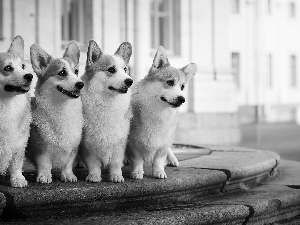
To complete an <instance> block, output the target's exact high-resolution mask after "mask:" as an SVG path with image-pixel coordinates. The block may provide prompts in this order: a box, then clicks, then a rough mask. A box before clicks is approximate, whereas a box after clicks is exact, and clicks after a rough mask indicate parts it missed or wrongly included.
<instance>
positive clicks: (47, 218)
mask: <svg viewBox="0 0 300 225" xmlns="http://www.w3.org/2000/svg"><path fill="white" fill-rule="evenodd" d="M174 152H175V154H176V155H177V157H178V158H179V159H180V160H181V161H180V167H178V168H171V167H168V168H167V169H166V173H167V175H168V178H167V179H165V180H159V179H154V178H152V177H151V168H149V167H147V168H146V170H145V179H143V180H138V181H137V180H132V179H129V171H130V170H129V166H125V167H124V170H123V171H124V177H125V182H124V183H122V184H115V183H110V182H108V179H107V178H108V176H107V175H108V174H107V171H104V176H103V182H101V183H99V184H91V183H87V182H85V181H84V177H85V176H86V174H87V171H86V170H85V169H77V170H76V175H77V176H78V179H79V182H77V183H62V182H60V181H58V180H57V179H56V178H55V179H54V182H53V183H52V184H47V185H41V184H36V183H35V182H34V181H35V177H36V174H35V171H26V172H25V175H26V177H27V179H28V180H29V187H28V188H25V189H17V188H11V187H9V185H8V179H7V178H6V179H2V180H1V181H0V183H1V185H0V193H3V194H4V196H5V198H4V201H6V205H5V207H3V206H2V209H3V212H2V215H1V217H0V218H1V219H2V221H3V222H5V223H8V224H31V223H35V224H36V223H40V224H56V223H58V222H59V223H60V224H66V223H74V224H82V223H91V224H96V223H98V224H99V222H101V223H107V224H118V223H125V224H137V223H139V224H150V223H151V224H152V223H157V224H171V223H172V224H195V223H197V224H262V223H266V224H268V223H274V222H277V221H282V220H285V219H291V218H294V217H296V216H297V215H299V214H300V208H299V205H300V190H299V189H298V187H299V185H300V181H299V180H300V179H299V178H298V179H296V178H295V177H296V176H297V177H298V175H297V170H298V172H299V170H300V165H299V164H300V163H296V162H292V163H294V164H293V166H289V165H292V163H291V162H288V163H285V162H284V164H283V166H281V167H280V166H279V161H280V157H279V156H278V155H277V154H275V153H272V152H269V151H260V150H253V149H244V148H237V147H220V146H204V147H200V148H199V147H193V146H182V145H177V146H174ZM278 166H279V167H278ZM278 168H280V169H279V170H278ZM280 170H282V171H283V175H284V176H285V177H286V178H284V177H283V176H281V175H280V176H278V174H279V172H278V171H280ZM57 176H58V174H57V173H56V172H54V177H57ZM277 176H278V178H277V179H274V178H275V177H277ZM297 180H298V181H297ZM292 181H293V182H292ZM0 200H1V195H0ZM0 202H1V201H0ZM0 206H1V204H0ZM0 209H1V208H0Z"/></svg>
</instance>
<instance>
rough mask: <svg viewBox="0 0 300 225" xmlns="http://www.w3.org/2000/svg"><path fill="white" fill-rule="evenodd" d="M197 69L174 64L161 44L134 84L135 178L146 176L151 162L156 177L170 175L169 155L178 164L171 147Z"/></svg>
mask: <svg viewBox="0 0 300 225" xmlns="http://www.w3.org/2000/svg"><path fill="white" fill-rule="evenodd" d="M196 70H197V66H196V64H193V63H191V64H189V65H187V66H185V67H184V68H182V69H175V68H173V67H171V66H170V64H169V62H168V58H167V54H166V51H165V49H164V48H163V47H161V46H160V47H159V48H158V51H157V53H156V55H155V58H154V61H153V65H152V67H151V68H150V70H149V73H148V75H147V76H146V77H145V78H144V79H142V80H141V81H139V82H138V83H137V84H136V85H135V86H134V87H133V92H132V100H131V102H132V110H133V119H132V123H131V127H130V134H129V138H128V145H129V146H128V150H127V156H128V159H129V161H130V163H131V164H132V167H133V168H132V174H131V176H132V178H134V179H142V178H143V174H144V171H143V164H144V163H152V173H153V176H154V177H157V178H167V175H166V173H165V171H164V166H165V165H166V162H167V157H168V159H169V160H170V161H171V162H172V164H173V165H175V166H176V165H177V164H178V161H177V159H176V157H175V156H174V155H173V153H172V150H171V144H172V142H173V136H174V132H175V128H176V125H177V114H178V107H179V106H181V104H182V103H184V102H185V98H184V96H183V90H184V88H185V86H186V84H187V82H188V81H189V79H191V77H192V76H193V75H194V74H195V73H196Z"/></svg>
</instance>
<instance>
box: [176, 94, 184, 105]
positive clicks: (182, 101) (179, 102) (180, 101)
mask: <svg viewBox="0 0 300 225" xmlns="http://www.w3.org/2000/svg"><path fill="white" fill-rule="evenodd" d="M184 102H185V98H184V97H183V96H179V97H177V103H178V104H180V105H181V104H182V103H184Z"/></svg>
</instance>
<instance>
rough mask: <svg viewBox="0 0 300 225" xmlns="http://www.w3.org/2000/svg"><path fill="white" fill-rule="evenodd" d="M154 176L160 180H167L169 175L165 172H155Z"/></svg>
mask: <svg viewBox="0 0 300 225" xmlns="http://www.w3.org/2000/svg"><path fill="white" fill-rule="evenodd" d="M153 176H154V177H156V178H159V179H166V178H167V174H166V173H165V171H154V172H153Z"/></svg>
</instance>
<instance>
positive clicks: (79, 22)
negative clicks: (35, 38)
mask: <svg viewBox="0 0 300 225" xmlns="http://www.w3.org/2000/svg"><path fill="white" fill-rule="evenodd" d="M61 22H62V40H63V41H65V42H68V41H70V40H76V41H77V42H79V43H80V44H82V45H85V44H86V43H87V42H88V41H89V39H91V38H92V0H63V1H62V16H61Z"/></svg>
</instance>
